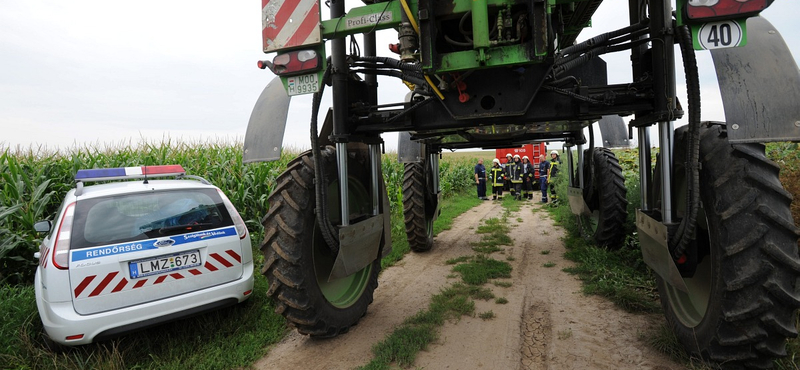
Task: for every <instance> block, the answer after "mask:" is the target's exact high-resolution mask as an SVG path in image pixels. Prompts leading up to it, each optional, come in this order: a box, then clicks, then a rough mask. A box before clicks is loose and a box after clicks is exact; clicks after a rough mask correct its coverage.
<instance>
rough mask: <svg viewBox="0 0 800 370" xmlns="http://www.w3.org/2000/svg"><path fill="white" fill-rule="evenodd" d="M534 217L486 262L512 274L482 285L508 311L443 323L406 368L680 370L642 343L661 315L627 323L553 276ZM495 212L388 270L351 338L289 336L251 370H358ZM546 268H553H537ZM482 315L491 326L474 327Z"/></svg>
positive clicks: (549, 241)
mask: <svg viewBox="0 0 800 370" xmlns="http://www.w3.org/2000/svg"><path fill="white" fill-rule="evenodd" d="M539 207H540V205H538V204H529V203H527V204H525V205H523V207H522V209H521V210H520V211H519V212H516V213H515V214H512V216H510V217H508V220H509V224H510V225H512V230H511V232H510V233H509V235H510V236H511V238H512V239H514V246H504V247H502V248H503V249H504V251H503V252H497V253H494V254H492V255H491V256H492V257H493V258H495V259H498V260H504V261H505V260H508V262H509V263H510V264H511V265H512V267H513V271H512V273H511V274H512V278H511V282H512V285H511V286H510V287H508V288H503V287H498V286H494V285H491V284H487V285H485V287H487V288H491V289H492V291H493V292H494V294H495V295H496V296H497V297H505V298H506V299H507V300H508V303H507V304H497V303H495V302H494V300H490V301H488V302H487V301H480V300H478V301H476V302H475V312H476V317H462V318H461V319H460V320H458V321H457V322H448V323H446V324H445V325H444V326H443V327H442V328H441V330H440V335H439V339H438V340H437V341H436V342H435V343H433V344H432V345H430V346H429V348H428V349H427V350H426V351H422V352H420V353H419V355H418V356H417V360H416V362H415V364H414V368H416V369H429V370H438V369H514V370H516V369H520V370H527V369H554V370H555V369H558V370H560V369H654V370H677V369H683V367H682V366H681V365H679V364H677V363H675V362H673V361H671V360H670V359H668V358H667V357H666V356H665V355H663V354H661V353H658V352H656V351H655V350H653V349H651V348H650V347H649V346H648V345H647V344H646V343H644V342H643V340H642V339H640V338H641V335H642V333H646V332H649V331H650V330H653V328H654V327H655V326H656V325H658V324H660V323H661V322H663V318H662V317H661V316H660V315H637V314H630V313H627V312H625V311H622V310H620V309H618V308H616V307H615V306H614V305H613V304H612V303H610V302H608V301H606V300H605V299H603V298H600V297H597V296H585V295H583V294H582V293H581V283H580V281H578V280H577V278H575V277H574V276H572V275H569V274H567V273H565V272H563V271H561V269H562V268H565V267H568V266H572V263H571V262H570V261H567V260H565V259H564V258H563V254H564V252H565V251H566V249H565V247H564V244H563V241H561V239H560V238H561V237H562V236H563V230H562V229H561V228H559V227H554V226H553V221H552V220H551V219H550V218H549V217H548V216H547V214H546V212H544V211H539V212H533V210H534V209H538V208H539ZM503 211H504V210H503V208H502V207H501V206H500V204H499V203H494V202H484V203H483V204H481V205H479V206H477V207H476V208H474V209H472V210H470V211H467V212H466V213H465V214H463V215H461V216H459V217H458V218H456V220H454V222H453V228H452V229H451V230H448V231H444V232H442V233H440V234H439V236H437V237H436V239H435V241H434V246H433V249H432V250H431V251H430V252H427V253H422V254H414V253H411V254H408V255H406V256H405V257H404V259H403V260H402V261H401V262H400V263H399V264H398V265H396V266H394V267H391V268H389V269H387V270H386V271H385V272H384V273H383V274H382V275H381V276H380V278H379V287H378V289H377V290H376V291H375V301H374V303H373V304H372V305H371V306H370V307H369V309H368V311H367V314H366V315H365V316H364V318H362V320H361V322H360V323H359V324H358V325H357V326H355V327H354V328H352V329H351V330H350V332H349V333H347V334H344V335H341V336H339V337H336V338H333V339H327V340H314V339H310V338H307V337H304V336H301V335H299V334H297V333H296V332H292V333H290V334H289V335H288V336H287V337H286V338H285V339H284V340H283V341H282V342H280V343H278V344H277V345H275V346H274V347H273V348H271V349H270V352H269V354H268V355H267V356H266V357H264V358H262V359H261V360H260V361H258V362H257V363H256V364H255V365H254V366H253V367H254V368H257V369H352V368H354V367H357V366H360V365H364V364H366V363H367V362H369V360H370V359H371V358H372V352H371V348H372V346H373V345H374V344H376V343H378V342H379V341H381V340H383V339H384V338H385V337H386V335H388V334H389V333H391V331H392V330H393V329H394V328H395V327H397V326H398V325H400V324H401V323H402V321H403V320H404V319H405V318H406V317H408V316H411V315H413V314H415V313H416V312H418V311H419V310H421V309H425V308H427V306H428V303H429V301H430V297H431V296H432V295H434V294H437V293H438V292H439V291H440V290H441V289H442V288H444V287H446V286H448V285H450V284H451V283H452V282H454V281H455V279H448V278H447V276H448V275H450V274H452V272H451V269H452V265H447V264H445V261H447V260H448V259H451V258H456V257H460V256H463V255H473V254H474V252H473V251H472V249H471V246H470V242H475V241H477V240H479V239H480V236H479V235H476V234H475V229H477V227H478V226H479V225H480V224H481V221H482V220H483V219H486V218H490V217H498V218H499V217H502V214H503ZM517 218H520V219H522V222H518V221H517ZM542 251H549V253H548V254H542ZM547 262H552V263H555V266H554V267H551V268H547V267H543V264H545V263H547ZM504 280H505V279H504ZM487 311H492V312H493V313H494V314H495V318H494V319H491V320H482V319H480V318H478V317H477V314H478V313H481V312H487Z"/></svg>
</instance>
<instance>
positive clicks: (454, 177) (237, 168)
mask: <svg viewBox="0 0 800 370" xmlns="http://www.w3.org/2000/svg"><path fill="white" fill-rule="evenodd" d="M0 150H2V149H0ZM0 153H2V155H1V156H0V281H5V282H7V283H11V284H18V283H30V282H31V281H32V278H33V273H34V271H35V267H36V263H37V262H38V261H36V260H35V259H34V258H33V253H34V252H36V251H37V250H38V246H39V243H41V236H40V235H38V234H37V233H36V232H34V231H33V224H34V223H36V222H37V221H40V220H46V219H50V220H52V218H53V217H54V213H55V212H56V210H57V209H58V206H59V205H60V202H61V200H62V199H63V198H64V196H65V195H66V193H67V192H68V191H69V189H71V188H72V187H73V186H74V176H75V173H76V172H77V171H78V170H79V169H88V168H113V167H127V166H142V165H159V164H180V165H182V166H183V167H184V169H185V170H186V172H187V173H189V174H192V175H196V176H201V177H203V178H205V179H207V180H208V181H210V182H211V183H212V184H214V185H216V186H218V187H219V188H220V189H222V190H223V191H224V192H225V193H226V194H227V195H228V197H229V198H230V199H231V202H233V204H234V205H235V206H236V209H237V210H238V211H239V213H240V214H241V216H242V218H243V219H244V220H245V223H246V224H247V226H248V228H249V229H250V232H251V235H252V237H253V245H254V246H256V247H257V246H258V245H259V243H260V242H261V240H260V237H261V235H262V231H263V230H262V225H261V217H263V216H264V215H265V214H266V213H267V209H268V208H269V203H268V202H267V198H268V197H269V194H270V193H271V192H272V189H273V188H274V187H275V185H276V184H275V180H276V179H277V177H278V175H280V173H281V172H283V171H284V170H285V169H286V165H287V164H288V163H289V161H290V160H291V159H293V158H294V157H295V156H296V155H297V153H298V151H297V150H288V151H285V152H284V154H283V155H282V157H281V158H280V160H278V161H275V162H269V163H254V164H248V165H243V164H242V147H241V145H239V144H232V143H226V142H194V143H191V142H177V141H174V140H172V139H165V140H162V141H161V142H142V143H139V144H138V146H137V145H134V144H132V143H128V144H125V146H122V145H120V146H118V147H108V146H107V147H104V148H100V147H97V146H95V147H89V146H87V147H76V148H72V149H69V150H67V151H65V152H63V153H52V152H47V151H45V150H42V149H41V148H31V149H28V150H17V151H15V152H12V151H11V150H10V149H5V150H4V151H3V152H0ZM396 158H397V157H396V155H395V154H386V155H384V156H383V165H382V170H383V176H384V180H385V181H386V190H387V193H388V195H389V200H390V203H391V209H392V213H393V214H399V212H401V211H402V199H403V194H402V183H403V165H402V164H401V163H398V162H397V159H396ZM440 168H441V184H442V192H443V195H445V196H447V195H451V194H453V193H455V192H458V191H460V190H463V189H465V188H469V187H470V186H471V184H472V180H471V178H472V164H471V163H469V162H468V161H465V160H455V161H447V160H445V161H443V162H442V164H441V167H440ZM399 227H402V223H400V224H399Z"/></svg>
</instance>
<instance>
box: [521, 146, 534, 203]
mask: <svg viewBox="0 0 800 370" xmlns="http://www.w3.org/2000/svg"><path fill="white" fill-rule="evenodd" d="M533 180H534V169H533V165H531V161H530V159H528V156H527V155H526V156H524V157H522V197H523V198H525V199H533Z"/></svg>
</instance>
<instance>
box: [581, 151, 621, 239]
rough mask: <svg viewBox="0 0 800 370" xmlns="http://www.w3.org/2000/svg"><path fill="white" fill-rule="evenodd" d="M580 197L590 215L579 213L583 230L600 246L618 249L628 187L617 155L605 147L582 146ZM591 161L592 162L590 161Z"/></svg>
mask: <svg viewBox="0 0 800 370" xmlns="http://www.w3.org/2000/svg"><path fill="white" fill-rule="evenodd" d="M589 155H591V156H592V161H589V160H588V159H585V160H584V165H583V171H584V172H583V174H584V179H585V180H584V181H585V183H584V189H583V198H584V200H585V201H586V204H587V205H588V206H589V209H590V210H591V211H592V215H591V216H583V217H582V222H581V223H582V224H583V225H584V229H585V230H586V233H588V234H589V236H590V237H591V238H592V240H594V242H595V243H596V244H597V245H598V246H601V247H605V248H608V249H619V248H620V247H622V244H623V242H624V241H625V222H626V221H627V219H628V200H627V194H628V190H627V188H625V177H624V176H622V167H621V166H620V165H619V161H618V160H617V157H616V156H615V155H614V153H613V152H611V150H610V149H606V148H594V150H593V151H592V152H591V153H590V152H589V150H586V152H585V154H584V158H588V156H589ZM590 163H592V164H593V165H590Z"/></svg>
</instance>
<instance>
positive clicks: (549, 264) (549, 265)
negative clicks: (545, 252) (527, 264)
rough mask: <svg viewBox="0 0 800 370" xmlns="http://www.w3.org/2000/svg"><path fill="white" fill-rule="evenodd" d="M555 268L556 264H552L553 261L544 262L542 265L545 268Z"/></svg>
mask: <svg viewBox="0 0 800 370" xmlns="http://www.w3.org/2000/svg"><path fill="white" fill-rule="evenodd" d="M555 266H556V263H555V262H553V261H548V262H545V263H544V264H542V267H547V268H550V267H555Z"/></svg>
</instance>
